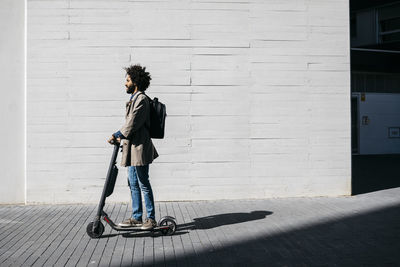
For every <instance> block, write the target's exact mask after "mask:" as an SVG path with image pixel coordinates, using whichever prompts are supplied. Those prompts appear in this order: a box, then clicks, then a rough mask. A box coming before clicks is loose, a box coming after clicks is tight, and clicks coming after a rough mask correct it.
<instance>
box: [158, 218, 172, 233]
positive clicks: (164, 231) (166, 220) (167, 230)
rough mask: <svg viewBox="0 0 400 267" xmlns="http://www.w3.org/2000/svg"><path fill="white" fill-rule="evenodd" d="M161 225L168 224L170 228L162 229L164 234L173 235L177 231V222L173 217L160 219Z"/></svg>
mask: <svg viewBox="0 0 400 267" xmlns="http://www.w3.org/2000/svg"><path fill="white" fill-rule="evenodd" d="M159 225H160V226H168V229H161V230H160V231H161V234H163V235H173V234H174V233H175V231H176V222H175V221H174V220H172V219H169V218H166V219H163V220H161V221H160V223H159Z"/></svg>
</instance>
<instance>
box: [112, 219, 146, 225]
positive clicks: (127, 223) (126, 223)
mask: <svg viewBox="0 0 400 267" xmlns="http://www.w3.org/2000/svg"><path fill="white" fill-rule="evenodd" d="M142 224H143V223H142V221H138V220H136V219H134V218H129V219H126V220H125V221H123V222H121V223H119V224H118V226H121V227H136V226H142Z"/></svg>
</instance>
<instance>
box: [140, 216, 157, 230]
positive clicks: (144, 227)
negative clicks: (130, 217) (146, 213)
mask: <svg viewBox="0 0 400 267" xmlns="http://www.w3.org/2000/svg"><path fill="white" fill-rule="evenodd" d="M156 226H157V223H156V221H155V220H153V219H150V218H148V219H147V220H146V221H145V222H144V224H143V225H142V230H150V229H153V228H154V227H156Z"/></svg>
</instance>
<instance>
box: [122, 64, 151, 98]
mask: <svg viewBox="0 0 400 267" xmlns="http://www.w3.org/2000/svg"><path fill="white" fill-rule="evenodd" d="M124 70H125V71H126V75H129V77H130V78H131V80H132V82H133V83H135V84H136V85H137V87H138V90H139V91H142V92H144V91H146V89H147V88H148V87H149V85H150V80H151V77H150V73H149V72H147V71H146V67H142V66H140V65H139V64H136V65H130V66H129V67H127V68H124ZM126 75H125V76H126Z"/></svg>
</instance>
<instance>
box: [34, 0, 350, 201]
mask: <svg viewBox="0 0 400 267" xmlns="http://www.w3.org/2000/svg"><path fill="white" fill-rule="evenodd" d="M348 8H349V3H348V0H335V1H325V0H318V1H317V0H285V1H278V0H268V1H261V0H259V1H249V2H245V1H232V0H229V1H226V2H225V1H221V0H219V1H216V2H210V1H187V0H185V1H157V2H155V1H154V2H153V1H141V2H135V1H82V0H79V1H78V0H64V1H61V0H57V1H45V0H28V69H27V70H28V81H27V85H28V107H27V109H28V126H27V127H28V148H27V155H28V158H27V160H28V162H27V168H28V174H27V200H28V202H49V203H61V202H97V201H98V199H99V198H100V194H101V190H102V187H103V183H104V178H105V175H106V171H107V168H108V163H109V160H110V157H111V153H112V147H111V146H110V145H108V144H107V143H106V139H107V138H108V136H109V135H110V134H111V133H113V132H114V131H116V130H117V129H119V128H120V126H121V125H122V123H123V121H124V117H123V116H124V108H125V105H124V103H125V101H127V99H128V98H129V96H128V95H126V93H125V92H124V75H125V73H124V70H123V69H122V67H125V66H128V65H130V64H135V63H140V64H142V65H144V66H146V67H147V70H148V71H150V73H151V75H152V81H151V85H150V88H149V90H148V94H149V95H150V96H157V97H159V99H160V100H161V101H162V102H164V103H165V104H166V105H167V113H168V117H167V124H166V138H165V139H164V140H154V143H155V145H156V147H157V149H158V151H159V153H160V157H159V158H158V159H157V160H156V161H155V162H154V164H152V165H151V168H150V177H151V182H152V185H153V190H154V193H155V199H156V201H157V200H158V201H159V200H198V199H231V198H265V197H286V196H321V195H348V194H350V189H351V188H350V184H351V169H350V167H351V166H350V165H351V146H350V80H349V79H350V68H349V67H350V66H349V38H348V36H349V25H348V24H349V18H348V13H349V10H348ZM129 199H130V197H129V190H128V188H127V186H126V169H125V168H122V167H121V168H120V175H119V180H118V181H117V186H116V189H115V191H114V194H113V196H112V197H111V198H110V201H129Z"/></svg>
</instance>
